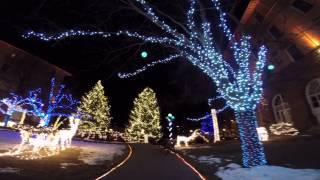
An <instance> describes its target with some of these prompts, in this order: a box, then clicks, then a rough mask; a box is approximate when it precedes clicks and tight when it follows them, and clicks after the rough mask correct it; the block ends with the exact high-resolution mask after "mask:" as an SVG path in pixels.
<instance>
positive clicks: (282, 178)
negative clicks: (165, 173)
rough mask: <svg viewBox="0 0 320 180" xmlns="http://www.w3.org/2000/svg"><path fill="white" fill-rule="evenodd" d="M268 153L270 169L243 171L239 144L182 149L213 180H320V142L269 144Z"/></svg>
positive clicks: (314, 139) (315, 140)
mask: <svg viewBox="0 0 320 180" xmlns="http://www.w3.org/2000/svg"><path fill="white" fill-rule="evenodd" d="M265 151H266V156H267V160H268V165H266V166H259V167H253V168H243V167H242V166H241V163H242V160H241V159H242V158H241V150H240V144H239V143H237V142H230V143H227V142H224V143H221V144H215V145H212V146H211V147H210V148H207V147H206V148H198V149H197V148H189V149H180V152H181V153H182V154H184V156H185V157H186V158H187V159H188V160H189V161H190V162H191V163H192V164H193V165H194V166H195V167H197V168H198V169H199V170H200V172H201V173H202V174H203V175H205V176H206V177H207V179H210V180H211V179H223V180H320V163H319V162H320V153H319V152H320V140H319V139H317V138H309V139H304V138H297V139H293V140H281V141H276V142H267V143H265Z"/></svg>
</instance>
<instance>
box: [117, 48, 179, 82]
mask: <svg viewBox="0 0 320 180" xmlns="http://www.w3.org/2000/svg"><path fill="white" fill-rule="evenodd" d="M178 57H181V55H180V54H175V55H171V56H169V57H167V58H165V59H162V60H158V61H154V62H152V63H150V64H147V65H145V66H143V67H142V68H140V69H137V70H135V71H134V72H131V73H118V76H119V77H120V78H129V77H132V76H136V75H138V74H140V73H142V72H144V71H146V70H147V68H148V67H153V66H155V65H157V64H164V63H168V62H170V61H172V60H174V59H176V58H178Z"/></svg>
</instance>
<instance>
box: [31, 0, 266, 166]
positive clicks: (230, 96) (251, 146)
mask: <svg viewBox="0 0 320 180" xmlns="http://www.w3.org/2000/svg"><path fill="white" fill-rule="evenodd" d="M136 1H137V2H138V3H140V4H141V5H142V9H143V11H144V12H145V15H146V17H148V18H149V19H150V20H151V21H152V22H153V23H154V24H155V25H157V26H159V27H160V28H161V29H162V30H164V31H165V33H163V34H167V36H161V37H153V36H152V37H149V36H144V37H143V35H141V36H139V35H140V34H138V33H129V32H128V31H119V32H117V33H105V32H83V31H74V32H72V35H71V36H83V35H85V36H86V35H87V36H95V35H102V36H103V37H104V36H106V37H110V36H112V35H114V36H118V35H125V36H128V37H134V38H138V39H141V40H143V41H145V42H150V43H158V44H163V45H166V46H167V45H170V47H174V48H175V49H176V50H177V51H178V53H179V54H181V55H182V56H183V57H185V58H186V59H187V60H189V61H190V62H191V63H192V64H194V65H195V66H197V67H198V68H200V69H201V70H202V71H203V73H205V74H206V75H208V76H209V77H210V78H211V80H212V81H213V82H214V83H215V84H216V86H217V92H218V93H219V94H221V96H222V97H223V98H224V99H225V101H226V104H227V105H229V106H230V107H231V108H232V109H234V110H235V113H236V114H237V116H236V117H237V123H238V124H240V126H241V127H240V128H239V129H240V130H239V132H240V137H241V138H240V139H241V142H242V144H241V146H242V151H243V165H244V166H245V167H250V166H255V165H264V164H266V160H265V155H264V152H263V147H262V145H261V143H259V140H258V135H257V133H256V119H255V118H253V115H255V113H254V111H255V108H256V105H257V104H258V102H259V101H260V98H261V95H262V78H261V77H262V73H263V70H264V65H265V62H266V54H267V49H266V47H265V46H261V47H260V48H259V53H258V58H257V62H256V64H255V71H253V72H252V73H250V72H251V71H250V68H251V66H250V65H249V62H250V55H251V50H250V49H251V48H250V37H249V36H242V38H241V39H240V40H239V41H238V42H237V41H236V39H235V38H234V36H233V34H232V32H231V31H230V29H229V28H228V25H227V20H226V13H224V12H223V11H222V9H221V7H220V6H221V5H220V1H219V0H211V2H212V4H213V6H214V8H215V9H216V10H217V11H218V13H219V21H220V23H219V27H220V28H221V30H222V31H223V33H222V34H224V35H225V36H226V37H227V38H228V40H229V41H230V43H231V50H232V53H233V56H234V61H235V62H234V63H235V64H236V66H234V67H236V68H232V67H231V66H230V64H228V63H226V62H227V61H226V60H224V58H223V55H222V54H221V52H220V50H219V49H217V47H215V45H214V44H215V43H213V42H214V41H213V40H214V36H213V34H212V28H213V26H211V25H210V23H208V22H203V23H195V20H196V19H198V18H194V16H195V13H194V12H195V4H196V3H197V1H196V0H190V2H191V6H190V9H189V11H188V12H187V16H188V18H187V19H188V22H187V27H188V29H189V32H186V33H179V32H178V31H177V30H176V29H174V28H172V27H170V26H169V25H168V24H167V23H165V22H164V21H163V20H160V18H159V17H158V16H157V15H156V13H155V11H154V10H153V8H151V6H149V5H148V3H147V2H146V1H145V0H136ZM198 24H201V27H200V28H194V27H195V26H196V25H198ZM182 29H183V28H182ZM190 29H194V30H190ZM195 29H197V31H199V30H201V31H202V32H199V33H196V34H195V33H192V32H193V31H195ZM183 31H185V29H183ZM31 36H33V37H38V38H39V39H42V40H45V41H49V40H57V39H63V38H66V37H70V34H66V33H65V32H64V33H60V34H57V35H55V36H52V35H49V36H47V35H45V34H42V33H35V32H33V31H32V32H29V33H28V34H27V36H26V37H31ZM248 121H249V122H248Z"/></svg>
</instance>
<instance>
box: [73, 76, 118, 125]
mask: <svg viewBox="0 0 320 180" xmlns="http://www.w3.org/2000/svg"><path fill="white" fill-rule="evenodd" d="M78 112H79V113H80V114H82V117H83V120H84V121H83V122H84V123H85V122H86V121H89V122H92V123H94V124H95V125H96V126H95V127H94V128H95V129H96V130H104V129H108V127H109V125H110V121H111V119H112V117H111V114H110V105H109V100H108V98H107V96H105V94H104V88H103V86H102V84H101V81H100V80H99V81H98V82H97V84H96V85H95V86H94V87H93V88H92V90H91V91H89V92H88V93H86V94H85V95H84V96H83V97H82V98H81V102H80V106H79V107H78ZM92 123H91V124H92ZM91 128H92V127H91Z"/></svg>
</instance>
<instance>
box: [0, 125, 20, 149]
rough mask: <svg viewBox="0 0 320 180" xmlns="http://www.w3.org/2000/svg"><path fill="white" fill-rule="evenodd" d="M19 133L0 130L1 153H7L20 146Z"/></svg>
mask: <svg viewBox="0 0 320 180" xmlns="http://www.w3.org/2000/svg"><path fill="white" fill-rule="evenodd" d="M19 141H20V134H19V132H13V131H8V130H4V129H0V152H5V151H8V150H10V149H12V148H13V147H14V146H16V145H18V144H19V143H20V142H19Z"/></svg>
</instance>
